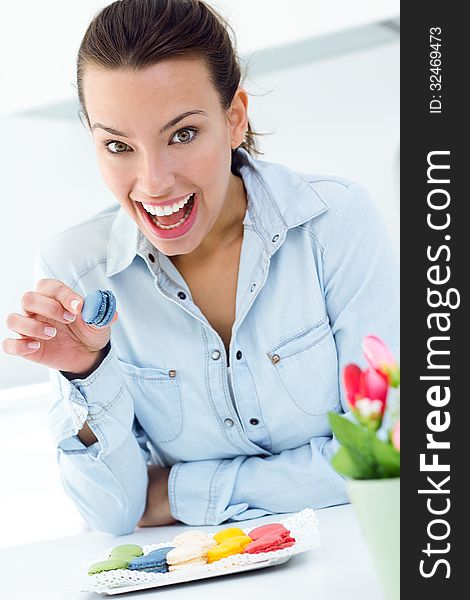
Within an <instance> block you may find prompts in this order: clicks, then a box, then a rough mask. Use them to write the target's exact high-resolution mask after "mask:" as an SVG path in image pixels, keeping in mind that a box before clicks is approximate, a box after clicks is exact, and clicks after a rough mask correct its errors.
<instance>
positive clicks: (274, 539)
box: [245, 533, 295, 554]
mask: <svg viewBox="0 0 470 600" xmlns="http://www.w3.org/2000/svg"><path fill="white" fill-rule="evenodd" d="M294 544H295V538H293V537H290V536H289V535H288V536H287V537H286V536H283V535H282V534H280V535H279V534H276V533H267V534H266V535H263V536H262V537H260V538H258V539H257V540H255V541H254V542H251V544H248V545H247V546H245V552H246V553H247V554H259V553H260V552H273V551H274V550H281V549H282V548H288V547H289V546H293V545H294Z"/></svg>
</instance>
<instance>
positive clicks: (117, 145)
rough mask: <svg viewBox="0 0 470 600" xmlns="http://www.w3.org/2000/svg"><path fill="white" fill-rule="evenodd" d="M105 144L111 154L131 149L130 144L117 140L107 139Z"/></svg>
mask: <svg viewBox="0 0 470 600" xmlns="http://www.w3.org/2000/svg"><path fill="white" fill-rule="evenodd" d="M104 145H105V146H106V148H107V149H108V152H110V153H111V154H123V153H124V152H128V150H127V149H130V146H128V145H127V144H125V143H124V142H117V141H116V140H106V142H104ZM113 146H114V149H113Z"/></svg>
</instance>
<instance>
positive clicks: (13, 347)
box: [2, 338, 41, 356]
mask: <svg viewBox="0 0 470 600" xmlns="http://www.w3.org/2000/svg"><path fill="white" fill-rule="evenodd" d="M2 347H3V350H4V351H5V352H6V353H7V354H13V355H14V356H26V355H27V354H33V353H34V352H37V351H38V350H39V348H40V347H41V342H40V341H39V340H30V339H21V340H14V339H11V338H9V339H6V340H3V343H2Z"/></svg>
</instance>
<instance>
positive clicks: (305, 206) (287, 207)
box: [106, 148, 327, 277]
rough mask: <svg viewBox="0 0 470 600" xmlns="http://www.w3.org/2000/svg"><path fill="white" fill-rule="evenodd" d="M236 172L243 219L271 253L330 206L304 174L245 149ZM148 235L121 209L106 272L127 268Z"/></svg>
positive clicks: (237, 158)
mask: <svg viewBox="0 0 470 600" xmlns="http://www.w3.org/2000/svg"><path fill="white" fill-rule="evenodd" d="M232 169H233V171H234V173H236V174H237V175H239V176H240V177H241V178H242V179H243V184H244V186H245V190H246V193H247V200H248V204H247V212H246V215H245V219H244V221H243V224H244V225H247V224H248V223H250V224H251V226H252V227H253V228H254V229H255V230H256V231H257V232H258V234H259V235H260V237H261V238H262V240H263V242H264V245H265V247H266V249H267V251H268V253H269V254H272V253H273V252H274V251H275V250H276V249H277V248H278V247H279V246H280V245H281V243H282V241H283V240H284V238H285V235H286V233H287V231H288V230H289V229H291V228H293V227H297V226H299V225H301V224H303V223H305V222H307V221H309V220H310V219H313V218H314V217H316V216H318V215H320V214H321V213H323V212H324V211H325V210H326V209H327V204H326V203H325V202H324V201H323V200H322V198H321V197H320V196H319V194H318V193H317V192H316V191H315V189H314V188H313V186H312V185H311V184H310V183H309V182H308V181H307V179H306V178H305V177H304V176H302V175H301V174H300V173H297V172H295V171H292V170H290V169H288V168H287V167H285V166H283V165H279V164H276V163H272V162H267V161H262V160H258V159H255V158H253V157H252V156H251V155H250V154H249V153H248V152H247V151H246V150H245V149H244V148H238V149H237V150H236V151H235V152H234V155H233V166H232ZM146 241H147V240H146V238H145V236H144V235H143V233H142V232H141V231H140V229H139V228H138V227H137V224H136V223H135V222H134V221H133V220H132V219H131V218H130V217H129V216H128V215H127V214H126V212H125V211H124V210H123V208H122V207H120V208H119V210H118V212H117V214H116V217H115V219H114V222H113V225H112V227H111V233H110V236H109V242H108V252H107V262H106V275H107V276H108V277H111V276H112V275H115V274H117V273H119V272H120V271H123V270H124V269H125V268H127V267H128V266H129V265H130V264H131V263H132V261H133V260H134V258H135V256H136V255H137V254H140V253H141V251H142V248H143V247H144V246H147V245H148V244H147V245H146V244H145V242H146Z"/></svg>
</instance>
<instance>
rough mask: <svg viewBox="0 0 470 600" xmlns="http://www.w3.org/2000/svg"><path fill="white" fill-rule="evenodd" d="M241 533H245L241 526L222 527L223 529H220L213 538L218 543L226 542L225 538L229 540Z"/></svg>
mask: <svg viewBox="0 0 470 600" xmlns="http://www.w3.org/2000/svg"><path fill="white" fill-rule="evenodd" d="M239 535H245V532H244V531H242V530H241V529H240V528H239V527H228V528H226V529H222V530H221V531H218V532H217V533H216V534H215V535H214V536H213V538H214V540H215V541H216V542H217V543H218V544H220V543H221V542H224V541H225V540H228V539H230V538H232V537H235V536H239Z"/></svg>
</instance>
